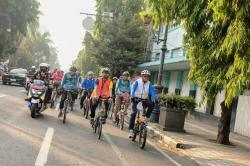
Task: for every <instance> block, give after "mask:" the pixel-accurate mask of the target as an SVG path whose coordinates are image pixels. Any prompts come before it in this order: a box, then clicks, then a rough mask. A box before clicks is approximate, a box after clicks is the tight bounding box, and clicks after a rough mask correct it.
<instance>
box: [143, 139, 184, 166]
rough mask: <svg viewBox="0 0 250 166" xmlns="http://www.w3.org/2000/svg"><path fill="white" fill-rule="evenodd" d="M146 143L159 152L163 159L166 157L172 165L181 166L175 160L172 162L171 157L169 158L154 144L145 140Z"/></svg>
mask: <svg viewBox="0 0 250 166" xmlns="http://www.w3.org/2000/svg"><path fill="white" fill-rule="evenodd" d="M147 142H148V143H149V144H150V145H152V146H153V147H154V148H155V149H156V150H157V151H158V152H160V153H161V154H162V155H163V156H164V157H166V158H167V159H168V160H170V161H171V162H172V163H173V164H174V165H176V166H181V164H180V163H178V162H177V161H176V160H174V159H173V158H172V157H170V156H169V155H168V154H167V153H165V152H164V151H163V150H161V149H160V148H158V147H157V146H156V145H155V144H154V143H152V142H151V141H150V140H147Z"/></svg>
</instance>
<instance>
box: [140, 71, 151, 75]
mask: <svg viewBox="0 0 250 166" xmlns="http://www.w3.org/2000/svg"><path fill="white" fill-rule="evenodd" d="M141 75H149V76H150V75H151V74H150V71H148V70H143V71H142V72H141Z"/></svg>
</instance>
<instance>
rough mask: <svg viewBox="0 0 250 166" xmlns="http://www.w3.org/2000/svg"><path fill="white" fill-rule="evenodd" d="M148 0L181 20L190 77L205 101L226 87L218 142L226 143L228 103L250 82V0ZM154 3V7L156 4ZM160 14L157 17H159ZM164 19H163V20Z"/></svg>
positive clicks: (228, 119)
mask: <svg viewBox="0 0 250 166" xmlns="http://www.w3.org/2000/svg"><path fill="white" fill-rule="evenodd" d="M164 2H166V1H164V0H149V3H150V5H151V6H154V7H155V8H154V12H156V13H158V14H162V13H168V12H171V13H172V17H171V18H170V19H171V20H172V21H173V20H174V21H176V22H179V23H182V24H183V27H184V28H185V30H186V34H185V38H184V42H185V45H186V47H187V48H188V59H189V60H190V66H191V71H190V75H189V76H190V79H191V80H192V81H194V82H195V83H196V84H198V85H199V86H200V87H201V89H202V90H203V91H204V96H205V97H206V98H207V99H208V101H210V102H211V101H214V100H215V97H216V95H217V94H218V92H220V91H222V90H225V92H226V96H225V100H224V101H223V102H222V103H221V109H222V113H221V118H220V122H219V126H218V127H219V130H218V135H217V142H218V143H221V144H229V143H230V142H229V134H230V120H231V106H232V101H233V99H234V98H235V97H237V96H239V95H240V94H241V93H242V91H243V90H244V89H245V88H246V86H247V85H248V84H249V83H250V47H249V46H250V44H249V43H250V17H249V11H250V3H249V2H248V1H235V0H210V1H204V0H179V1H175V0H167V2H168V4H171V10H170V11H169V10H167V8H165V7H164ZM156 6H157V8H156ZM158 18H159V17H158ZM164 21H166V20H164Z"/></svg>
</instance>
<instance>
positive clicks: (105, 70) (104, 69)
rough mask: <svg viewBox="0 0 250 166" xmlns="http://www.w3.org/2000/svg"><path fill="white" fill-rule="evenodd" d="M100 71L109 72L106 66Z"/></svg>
mask: <svg viewBox="0 0 250 166" xmlns="http://www.w3.org/2000/svg"><path fill="white" fill-rule="evenodd" d="M101 73H108V74H109V73H110V69H109V68H107V67H105V68H102V70H101Z"/></svg>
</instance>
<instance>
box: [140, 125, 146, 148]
mask: <svg viewBox="0 0 250 166" xmlns="http://www.w3.org/2000/svg"><path fill="white" fill-rule="evenodd" d="M146 141H147V127H146V126H144V125H142V126H141V129H140V134H139V145H140V148H141V149H143V148H144V147H145V145H146Z"/></svg>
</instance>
